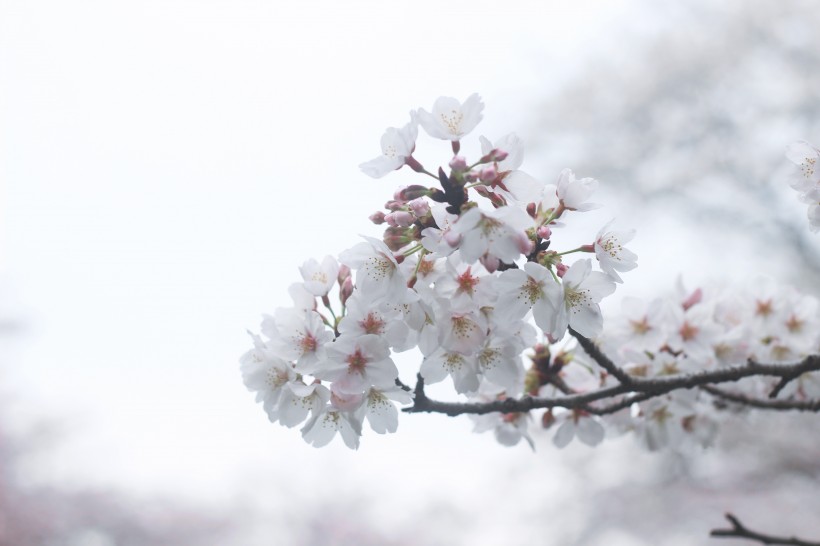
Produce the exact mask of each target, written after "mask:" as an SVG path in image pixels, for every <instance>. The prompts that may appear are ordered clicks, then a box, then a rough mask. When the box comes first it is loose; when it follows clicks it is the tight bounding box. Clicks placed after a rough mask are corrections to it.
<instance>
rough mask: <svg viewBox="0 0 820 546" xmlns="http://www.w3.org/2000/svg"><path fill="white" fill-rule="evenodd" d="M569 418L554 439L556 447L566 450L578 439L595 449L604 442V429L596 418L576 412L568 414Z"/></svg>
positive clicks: (559, 428) (556, 432)
mask: <svg viewBox="0 0 820 546" xmlns="http://www.w3.org/2000/svg"><path fill="white" fill-rule="evenodd" d="M567 417H568V418H567V419H566V420H565V421H564V422H563V423H561V426H560V427H558V430H557V431H555V436H553V437H552V443H553V444H555V447H557V448H559V449H562V448H565V447H567V446H568V445H569V443H570V442H571V441H572V439H573V438H576V437H577V438H578V439H579V440H581V442H583V443H585V444H586V445H588V446H590V447H595V446H597V445H598V444H600V443H601V441H603V439H604V427H603V426H602V425H601V423H599V422H598V421H597V420H596V419H595V418H594V417H592V416H584V415H581V414H580V413H578V412H574V411H573V412H570V413H568V414H567Z"/></svg>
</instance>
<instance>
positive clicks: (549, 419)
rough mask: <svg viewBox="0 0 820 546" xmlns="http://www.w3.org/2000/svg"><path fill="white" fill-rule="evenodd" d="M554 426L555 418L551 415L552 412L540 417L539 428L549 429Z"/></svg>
mask: <svg viewBox="0 0 820 546" xmlns="http://www.w3.org/2000/svg"><path fill="white" fill-rule="evenodd" d="M554 424H555V416H554V415H553V414H552V411H551V410H550V411H548V412H545V413H544V415H542V416H541V426H542V427H544V428H550V427H551V426H552V425H554Z"/></svg>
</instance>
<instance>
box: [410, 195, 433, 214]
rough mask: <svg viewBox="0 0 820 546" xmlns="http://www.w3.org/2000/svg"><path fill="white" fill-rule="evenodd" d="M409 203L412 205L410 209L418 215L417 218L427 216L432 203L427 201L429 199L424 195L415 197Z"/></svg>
mask: <svg viewBox="0 0 820 546" xmlns="http://www.w3.org/2000/svg"><path fill="white" fill-rule="evenodd" d="M407 205H408V206H409V207H410V210H412V211H413V214H415V215H416V218H421V217H423V216H426V215H427V213H429V212H430V204H429V203H428V202H427V199H425V198H423V197H419V198H418V199H413V200H412V201H410V202H409V203H407Z"/></svg>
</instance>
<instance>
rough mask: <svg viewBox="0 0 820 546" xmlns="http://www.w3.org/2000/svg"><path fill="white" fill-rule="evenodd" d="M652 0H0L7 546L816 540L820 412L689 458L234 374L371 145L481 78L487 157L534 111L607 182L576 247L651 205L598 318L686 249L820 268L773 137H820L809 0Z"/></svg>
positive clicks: (819, 528) (542, 133)
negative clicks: (362, 426) (350, 427)
mask: <svg viewBox="0 0 820 546" xmlns="http://www.w3.org/2000/svg"><path fill="white" fill-rule="evenodd" d="M666 4H667V3H661V2H650V1H647V0H615V1H611V2H601V1H593V0H578V1H575V2H572V3H568V2H553V1H548V2H524V1H516V0H511V1H508V2H504V3H500V4H499V3H497V2H493V3H490V2H482V1H470V2H467V1H455V2H447V3H437V2H433V1H415V2H393V3H385V2H364V1H347V2H329V1H328V2H302V3H286V2H270V1H261V0H260V1H251V0H232V1H227V0H199V1H183V0H170V1H168V0H164V1H160V0H142V1H140V2H125V1H115V2H110V1H98V2H94V1H83V0H77V1H72V2H58V1H45V0H43V1H38V0H34V1H29V0H26V1H23V0H1V1H0V167H1V168H2V170H0V184H2V186H0V214H2V224H0V225H1V226H2V228H0V544H3V545H5V544H8V545H29V544H31V545H41V544H42V545H49V546H51V545H67V546H69V545H70V546H111V545H128V546H131V545H134V546H136V545H149V544H179V545H215V544H219V545H224V544H238V545H250V546H254V545H263V544H264V545H271V544H275V545H280V544H281V545H291V544H292V545H299V546H302V545H304V546H312V545H319V544H321V545H332V546H333V545H364V546H367V545H391V546H401V545H410V544H412V545H420V544H423V545H446V546H451V545H479V546H483V545H496V544H521V545H528V544H539V545H544V546H547V545H556V546H557V545H568V544H580V545H593V546H595V545H608V546H633V545H634V546H643V545H647V546H648V545H659V544H660V545H691V544H706V543H710V542H709V539H708V538H707V534H708V530H709V529H711V528H714V527H719V526H723V520H722V514H723V513H724V512H725V511H732V512H734V513H736V514H737V515H738V516H740V517H741V519H743V520H744V521H746V522H747V523H749V525H750V526H754V527H755V528H759V529H761V530H766V531H770V532H772V533H776V534H798V535H802V536H805V537H815V539H816V538H818V537H820V512H818V507H817V499H818V498H820V440H818V438H820V423H819V422H820V419H818V418H817V416H816V415H814V416H805V415H779V416H771V415H766V416H759V417H757V418H754V419H751V420H748V419H746V420H738V421H736V422H733V423H732V425H731V426H728V427H726V428H725V429H724V434H723V435H722V436H721V439H720V441H719V445H718V446H716V447H715V448H712V449H710V450H706V451H701V450H694V451H693V452H691V453H686V454H680V453H672V452H661V453H644V452H642V451H641V450H640V449H639V448H638V447H637V445H635V443H634V442H633V441H632V440H631V439H630V438H616V439H612V440H608V441H607V442H606V443H605V444H604V445H603V446H600V447H598V448H596V449H589V448H587V447H585V446H582V445H575V444H573V445H571V446H570V447H569V448H567V449H565V450H562V451H559V450H557V449H555V448H554V447H553V446H552V444H551V442H550V438H549V434H548V433H546V432H538V431H535V432H534V435H535V439H536V444H537V449H536V451H535V453H533V452H531V451H530V450H529V449H528V448H527V447H526V446H523V445H522V446H518V447H516V448H505V447H502V446H500V445H498V444H497V443H496V442H495V440H494V439H493V438H492V436H491V435H476V434H472V433H471V428H472V424H471V422H470V421H469V419H468V418H466V417H459V418H455V419H449V418H445V417H442V416H428V415H412V416H402V419H401V421H400V429H399V433H397V434H395V435H392V436H389V437H384V436H378V435H376V434H367V433H366V434H365V437H364V438H363V441H362V447H361V448H360V450H359V451H358V452H350V451H349V450H347V448H345V447H344V446H343V445H341V442H338V441H336V442H334V443H333V444H332V445H331V446H329V447H327V448H324V449H320V450H316V449H314V448H312V447H310V446H308V445H307V444H305V443H304V442H303V441H302V440H301V438H300V437H299V434H298V432H296V431H292V430H287V429H284V428H281V427H279V426H273V425H270V424H269V423H268V422H267V419H266V417H265V415H264V413H263V412H262V410H261V408H259V407H258V406H256V405H255V404H254V403H253V396H252V395H251V394H250V393H248V392H247V391H246V390H245V389H244V387H243V385H242V383H241V378H240V375H239V372H238V363H237V359H238V357H239V355H241V354H242V353H243V352H244V351H245V350H247V349H248V348H249V347H250V340H249V338H248V337H247V334H246V330H248V329H250V330H256V329H258V323H259V321H260V318H261V314H262V313H270V312H272V311H273V310H274V309H275V308H276V307H278V306H283V305H288V304H289V297H288V295H287V286H288V285H289V284H290V283H292V282H296V281H298V280H299V274H298V269H297V267H298V265H300V264H301V263H302V262H303V261H304V260H305V259H307V258H310V257H316V258H321V257H322V256H324V255H325V254H338V253H339V252H340V251H341V250H343V249H345V248H348V247H349V246H351V245H352V244H354V243H355V242H357V240H358V234H360V233H366V234H370V235H376V234H378V229H377V228H376V227H375V226H372V225H371V224H370V223H369V222H368V221H367V219H366V218H367V216H368V215H369V214H370V213H371V212H373V211H374V210H376V209H378V208H379V207H380V206H381V204H382V203H383V202H384V201H385V200H386V199H387V198H388V197H389V196H390V195H391V194H392V192H393V189H394V188H395V187H396V186H397V185H399V184H402V183H408V182H411V181H413V180H414V178H413V176H412V173H408V172H405V171H406V170H402V171H400V172H398V173H395V175H394V176H391V177H387V178H385V179H381V180H378V181H375V180H372V179H370V178H368V177H366V176H364V175H363V174H361V173H359V172H358V169H357V165H358V164H359V163H361V162H362V161H365V160H368V159H370V158H372V157H374V156H375V155H377V154H378V151H379V148H378V142H379V138H380V137H381V134H382V132H383V130H384V128H385V127H387V126H400V125H401V124H403V123H405V122H406V121H407V119H408V111H409V110H410V109H411V108H419V107H424V108H428V109H429V108H430V107H431V105H432V103H433V101H434V100H435V99H436V98H437V97H438V96H440V95H450V96H455V97H460V98H465V97H466V96H468V95H469V94H471V93H473V92H479V93H480V94H481V95H482V96H483V98H484V101H485V103H486V109H485V119H484V121H483V122H482V124H481V125H480V126H479V129H478V130H477V131H476V134H474V135H471V136H472V137H473V139H472V141H470V139H468V141H467V142H465V147H466V149H467V150H471V149H472V150H475V149H476V148H477V145H476V143H475V139H476V138H477V136H478V134H484V135H487V136H488V137H490V138H491V139H493V138H496V137H500V136H502V135H503V134H505V133H507V132H510V131H516V132H517V133H518V134H519V135H520V136H522V137H523V138H524V139H525V141H526V142H527V143H528V155H527V159H526V161H525V165H524V168H525V170H526V171H528V172H530V173H531V174H533V175H535V176H537V177H539V178H542V179H545V180H551V179H552V178H553V177H555V176H556V175H557V173H558V172H559V171H560V169H562V168H564V167H571V168H573V169H574V170H575V171H576V172H577V173H579V175H581V176H594V177H596V178H598V179H600V180H601V182H602V184H601V191H600V195H599V196H598V198H597V201H598V202H601V203H605V204H606V207H605V208H604V209H601V210H598V211H594V212H591V213H588V214H585V215H583V218H581V217H580V216H579V219H578V221H577V223H575V222H574V223H575V224H576V226H577V229H578V231H577V237H578V238H579V240H580V241H584V242H585V241H586V240H588V239H590V238H591V237H592V236H593V235H594V234H595V233H596V232H597V229H598V228H599V227H600V226H601V225H603V223H605V222H606V221H608V220H609V219H610V218H616V219H617V226H619V227H623V228H628V227H635V228H637V229H638V230H639V232H638V233H639V234H638V237H637V238H636V239H635V242H634V243H633V244H632V245H631V247H633V248H634V249H635V250H636V252H638V254H639V256H640V261H639V263H640V266H639V268H638V269H637V270H635V271H634V272H631V273H630V274H628V276H627V277H626V283H625V284H624V285H623V286H622V287H620V288H619V290H618V294H616V296H615V297H613V298H611V300H610V301H608V302H607V307H606V311H607V312H609V313H617V312H618V301H619V299H620V297H622V296H624V295H637V296H644V297H651V296H653V295H656V294H659V293H662V292H665V291H668V290H669V289H671V288H672V287H673V285H674V283H675V282H676V279H677V278H678V275H682V278H683V280H684V282H685V283H686V284H687V285H688V286H696V285H697V284H698V283H700V282H704V281H706V280H708V279H728V280H729V281H730V282H731V281H737V282H740V281H743V280H745V279H747V278H748V277H749V276H751V275H752V274H755V273H764V274H768V275H773V276H775V277H777V278H779V279H781V280H782V281H783V282H788V283H791V284H794V285H796V286H798V287H800V288H801V289H803V290H807V291H813V292H814V293H816V292H817V286H818V276H820V240H818V238H817V237H816V236H812V235H811V234H810V233H809V232H808V229H807V225H806V224H807V222H806V219H805V205H801V204H799V203H798V202H797V200H796V195H795V193H794V192H793V191H792V190H791V189H789V188H788V186H787V185H786V182H785V169H786V168H787V165H786V161H785V159H784V157H783V150H784V147H785V146H786V145H787V144H788V143H790V142H792V141H794V140H797V139H807V140H809V141H812V140H813V141H814V142H818V141H820V115H819V114H820V102H818V100H817V97H818V92H819V91H820V70H819V68H820V35H818V33H817V32H816V29H817V28H818V26H819V25H820V11H818V10H817V9H816V7H815V6H814V4H813V3H812V2H809V1H805V2H799V1H792V0H787V1H782V2H763V1H751V2H748V1H746V2H742V1H739V0H729V1H726V2H720V3H716V2H707V1H705V0H696V1H691V2H685V3H675V5H673V6H670V5H666ZM446 153H447V150H446V145H441V144H440V143H436V142H433V141H432V140H429V139H425V138H421V139H420V141H419V156H420V157H421V158H423V159H424V158H429V160H428V161H425V163H428V162H430V163H432V162H434V161H436V160H438V161H443V160H445V159H444V158H446ZM405 362H406V367H405V371H407V370H409V369H410V367H412V364H413V362H412V361H405ZM434 392H436V393H438V394H439V395H440V396H441V397H446V396H448V395H449V393H448V390H447V389H443V390H439V391H434ZM715 542H716V543H717V542H718V541H715ZM733 543H735V544H741V542H739V541H730V540H724V541H723V542H722V544H726V545H727V546H730V545H731V544H733Z"/></svg>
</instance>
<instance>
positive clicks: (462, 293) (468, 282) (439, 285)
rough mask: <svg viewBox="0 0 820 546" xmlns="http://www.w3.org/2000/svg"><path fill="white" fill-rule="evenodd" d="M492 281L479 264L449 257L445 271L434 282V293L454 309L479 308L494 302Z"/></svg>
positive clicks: (494, 278)
mask: <svg viewBox="0 0 820 546" xmlns="http://www.w3.org/2000/svg"><path fill="white" fill-rule="evenodd" d="M494 280H496V277H494V276H493V275H490V274H488V273H487V270H486V269H484V267H483V266H482V265H481V264H475V265H470V264H466V263H463V262H460V261H459V260H458V259H455V258H454V257H453V256H451V257H450V258H448V259H447V264H446V271H445V272H444V274H442V275H441V276H440V277H439V278H438V280H437V281H436V284H435V292H436V293H437V294H438V295H439V296H441V297H443V298H446V299H448V300H449V301H450V305H451V307H453V308H454V309H472V308H481V307H484V306H488V305H491V304H492V302H493V301H495V290H494V289H493V287H492V282H493V281H494Z"/></svg>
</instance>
